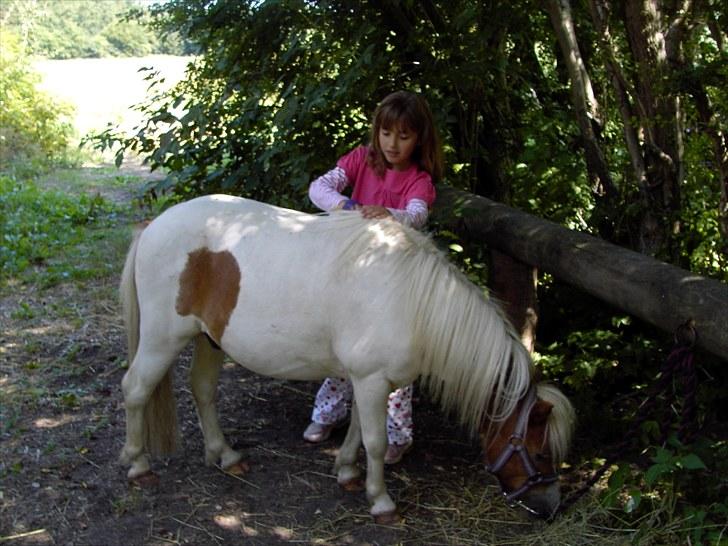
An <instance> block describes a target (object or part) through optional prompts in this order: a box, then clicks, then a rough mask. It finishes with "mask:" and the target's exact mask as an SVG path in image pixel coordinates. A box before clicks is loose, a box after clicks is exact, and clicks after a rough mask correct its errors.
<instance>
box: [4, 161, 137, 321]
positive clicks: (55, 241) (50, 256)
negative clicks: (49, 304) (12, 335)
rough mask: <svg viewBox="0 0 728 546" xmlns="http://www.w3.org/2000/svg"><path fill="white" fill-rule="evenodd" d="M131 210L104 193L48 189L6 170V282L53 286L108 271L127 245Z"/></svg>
mask: <svg viewBox="0 0 728 546" xmlns="http://www.w3.org/2000/svg"><path fill="white" fill-rule="evenodd" d="M126 212H127V211H126V210H125V208H124V207H122V206H120V205H116V204H113V203H110V202H109V201H107V200H106V199H104V198H103V197H102V196H101V195H100V194H98V193H97V194H95V195H91V196H90V195H87V194H85V193H77V192H71V193H66V192H61V191H59V190H46V189H43V188H41V187H40V186H39V185H38V184H37V183H36V182H34V181H22V182H20V181H17V180H15V179H13V178H11V177H8V176H3V175H0V233H2V236H1V238H0V286H4V285H7V284H8V282H9V281H10V280H11V279H15V280H19V281H21V282H24V283H32V284H38V285H40V286H42V287H49V286H54V285H57V284H59V283H61V282H65V281H84V280H87V279H97V278H103V277H105V276H108V275H109V274H111V273H112V272H114V271H115V270H116V269H117V267H118V261H117V259H115V258H113V256H114V255H115V253H116V252H121V253H122V254H123V250H120V249H121V248H123V247H124V246H125V245H126V241H127V235H126V231H125V230H119V224H120V217H121V216H123V215H124V214H125V213H126ZM28 312H29V311H28V310H26V309H18V310H17V313H18V314H19V315H22V314H24V313H28Z"/></svg>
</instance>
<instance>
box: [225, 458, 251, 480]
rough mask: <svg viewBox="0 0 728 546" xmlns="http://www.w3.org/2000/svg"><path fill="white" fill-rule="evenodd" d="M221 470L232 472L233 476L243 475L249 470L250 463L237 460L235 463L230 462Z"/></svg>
mask: <svg viewBox="0 0 728 546" xmlns="http://www.w3.org/2000/svg"><path fill="white" fill-rule="evenodd" d="M223 470H224V471H225V472H227V473H228V474H232V475H233V476H244V475H245V474H247V473H248V472H250V465H249V464H248V463H246V462H245V461H238V462H237V463H233V464H231V465H230V466H228V467H227V468H223Z"/></svg>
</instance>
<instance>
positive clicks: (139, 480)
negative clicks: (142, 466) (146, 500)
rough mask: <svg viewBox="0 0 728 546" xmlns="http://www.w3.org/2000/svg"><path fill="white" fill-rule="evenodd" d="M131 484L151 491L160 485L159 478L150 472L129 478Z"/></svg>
mask: <svg viewBox="0 0 728 546" xmlns="http://www.w3.org/2000/svg"><path fill="white" fill-rule="evenodd" d="M129 483H130V484H131V485H134V486H136V487H138V488H140V489H150V488H152V487H157V486H158V485H159V476H157V475H156V474H155V473H154V472H152V471H151V470H150V471H148V472H145V473H144V474H140V475H139V476H136V477H134V478H129Z"/></svg>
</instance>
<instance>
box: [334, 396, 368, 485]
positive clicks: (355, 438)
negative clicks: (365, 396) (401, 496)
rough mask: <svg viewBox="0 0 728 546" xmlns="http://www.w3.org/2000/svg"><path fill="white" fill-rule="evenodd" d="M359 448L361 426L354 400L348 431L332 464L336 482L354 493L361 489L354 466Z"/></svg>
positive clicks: (357, 470) (357, 468)
mask: <svg viewBox="0 0 728 546" xmlns="http://www.w3.org/2000/svg"><path fill="white" fill-rule="evenodd" d="M359 446H361V426H360V422H359V410H358V408H357V405H356V400H354V401H352V403H351V422H350V423H349V430H348V431H347V432H346V438H344V443H343V444H341V448H339V454H338V455H337V456H336V463H335V464H334V472H336V481H338V482H339V485H341V486H342V487H343V488H344V489H347V490H350V491H354V490H360V489H361V487H362V486H361V480H359V476H360V475H361V472H360V471H359V467H358V466H357V464H356V460H357V458H358V455H359Z"/></svg>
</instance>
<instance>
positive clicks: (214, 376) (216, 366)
mask: <svg viewBox="0 0 728 546" xmlns="http://www.w3.org/2000/svg"><path fill="white" fill-rule="evenodd" d="M224 357H225V354H224V353H223V352H222V351H221V350H219V349H215V348H214V347H213V346H212V344H211V343H210V341H209V340H208V339H207V338H206V337H205V336H202V335H201V336H198V337H197V338H196V339H195V349H194V352H193V355H192V367H191V368H190V385H191V387H192V396H193V397H194V399H195V406H196V407H197V416H198V417H199V420H200V428H201V429H202V435H203V437H204V439H205V464H207V465H208V466H212V465H214V464H216V463H217V462H218V461H220V466H221V467H222V468H223V469H225V470H229V471H232V472H234V473H238V472H241V471H243V470H244V468H243V467H241V468H237V467H236V465H237V463H238V462H239V461H240V459H241V457H242V455H241V454H240V453H238V452H237V451H234V450H233V449H232V448H231V447H230V446H229V445H228V443H227V442H226V441H225V437H224V436H223V434H222V430H221V429H220V423H219V421H218V417H217V408H216V407H215V399H216V397H217V383H218V379H219V377H220V368H221V367H222V361H223V359H224Z"/></svg>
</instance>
